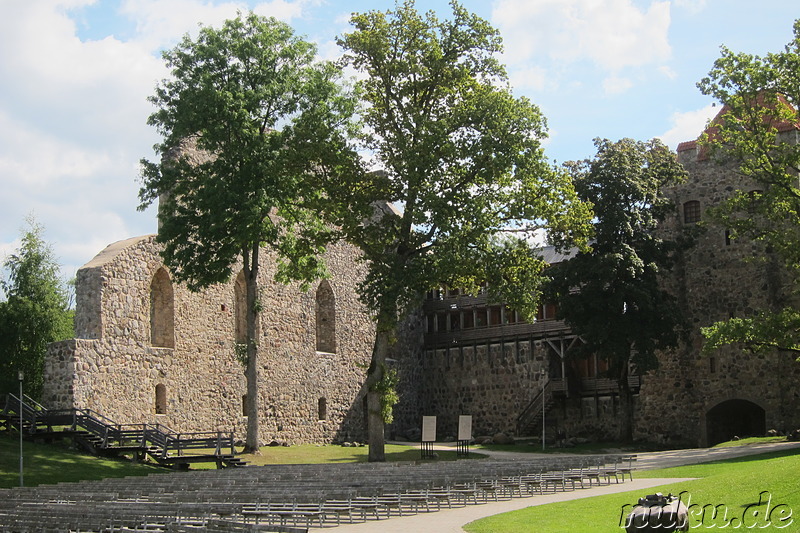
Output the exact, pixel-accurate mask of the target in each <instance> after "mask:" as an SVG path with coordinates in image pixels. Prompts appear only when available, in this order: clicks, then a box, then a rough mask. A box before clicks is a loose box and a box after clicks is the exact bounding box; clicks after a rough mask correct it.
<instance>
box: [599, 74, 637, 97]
mask: <svg viewBox="0 0 800 533" xmlns="http://www.w3.org/2000/svg"><path fill="white" fill-rule="evenodd" d="M631 87H633V82H632V81H631V80H629V79H628V78H621V77H619V76H610V77H608V78H606V79H604V80H603V92H605V94H606V95H616V94H622V93H624V92H626V91H627V90H628V89H630V88H631Z"/></svg>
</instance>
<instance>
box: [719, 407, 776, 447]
mask: <svg viewBox="0 0 800 533" xmlns="http://www.w3.org/2000/svg"><path fill="white" fill-rule="evenodd" d="M706 431H707V440H708V444H707V445H708V446H714V445H715V444H719V443H720V442H725V441H729V440H731V439H733V438H734V437H740V438H742V437H757V436H761V435H763V434H764V433H765V432H766V431H767V422H766V413H765V411H764V409H763V408H762V407H760V406H758V405H756V404H755V403H753V402H751V401H749V400H740V399H736V400H727V401H724V402H721V403H719V404H717V405H715V406H714V407H712V408H711V409H709V410H708V412H707V413H706Z"/></svg>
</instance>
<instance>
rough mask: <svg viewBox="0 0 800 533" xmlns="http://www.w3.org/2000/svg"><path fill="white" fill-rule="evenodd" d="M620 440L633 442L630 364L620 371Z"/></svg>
mask: <svg viewBox="0 0 800 533" xmlns="http://www.w3.org/2000/svg"><path fill="white" fill-rule="evenodd" d="M618 385H619V411H620V413H619V440H620V442H624V443H629V442H633V393H632V392H631V387H630V385H629V384H628V362H627V361H625V362H623V363H622V367H621V368H620V371H619V382H618Z"/></svg>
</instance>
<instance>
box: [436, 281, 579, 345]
mask: <svg viewBox="0 0 800 533" xmlns="http://www.w3.org/2000/svg"><path fill="white" fill-rule="evenodd" d="M423 310H424V312H425V319H426V324H425V327H426V329H425V348H426V349H440V348H452V347H454V346H458V345H461V346H471V345H480V344H487V343H499V342H515V341H534V342H535V341H537V340H543V339H547V338H557V337H559V336H561V335H565V334H568V333H569V328H567V327H566V326H565V325H564V322H563V321H561V320H556V319H555V308H554V307H553V306H551V305H543V306H540V309H539V313H538V317H537V320H536V321H535V322H534V323H533V324H531V323H529V322H525V321H524V320H522V318H521V317H520V315H519V313H517V312H516V311H514V310H513V309H510V308H508V307H506V306H504V305H502V304H490V303H489V302H488V300H487V297H486V295H485V294H480V295H478V296H469V295H462V294H459V293H458V291H447V293H446V294H442V293H438V291H437V293H434V294H433V295H431V294H429V297H428V299H427V300H426V301H425V304H424V305H423Z"/></svg>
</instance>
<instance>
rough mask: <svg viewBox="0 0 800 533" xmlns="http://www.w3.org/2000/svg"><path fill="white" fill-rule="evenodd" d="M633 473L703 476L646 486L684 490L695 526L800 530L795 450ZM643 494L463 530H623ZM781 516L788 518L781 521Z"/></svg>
mask: <svg viewBox="0 0 800 533" xmlns="http://www.w3.org/2000/svg"><path fill="white" fill-rule="evenodd" d="M634 476H635V477H651V478H652V477H659V478H660V477H675V478H686V477H692V478H700V479H696V480H693V481H686V482H681V483H674V484H670V485H664V486H661V487H655V488H651V489H647V490H646V491H645V493H647V494H652V493H654V492H662V493H664V494H667V493H670V492H671V493H673V494H681V493H682V500H683V501H684V502H685V503H686V504H687V505H689V506H690V512H691V517H690V520H691V522H690V526H691V528H692V529H691V530H693V531H694V530H698V531H701V530H705V529H707V528H708V529H711V530H716V529H722V528H723V527H724V528H725V529H739V530H758V531H785V532H798V531H800V451H797V450H787V451H783V452H775V453H769V454H763V455H755V456H749V457H742V458H738V459H731V460H727V461H719V462H714V463H705V464H700V465H691V466H682V467H675V468H666V469H661V470H648V471H640V472H636V473H635V474H634ZM644 495H645V494H643V493H641V492H627V493H620V494H612V495H608V496H599V497H596V498H585V499H581V500H573V501H569V502H563V503H555V504H549V505H541V506H537V507H528V508H526V509H522V510H520V511H514V512H510V513H504V514H500V515H496V516H491V517H488V518H484V519H482V520H477V521H475V522H472V523H471V524H468V525H467V526H466V527H465V530H466V531H468V532H469V533H490V532H491V533H534V532H535V533H562V532H570V533H572V532H575V533H604V532H609V533H610V532H616V533H619V532H620V531H623V530H622V529H621V528H620V526H621V524H622V523H624V516H625V515H626V514H627V511H626V510H625V508H624V506H625V505H628V507H627V510H629V509H630V506H631V505H632V504H635V503H636V500H637V499H638V498H639V497H642V496H644ZM714 508H716V510H717V513H716V516H714V513H713V511H714ZM795 513H797V514H795ZM781 518H787V520H786V521H784V522H781V521H780V520H781ZM742 519H744V520H745V522H744V523H742ZM621 520H623V522H621ZM726 524H727V527H726ZM737 524H738V527H735V526H736V525H737ZM748 526H751V527H748ZM780 526H784V527H780Z"/></svg>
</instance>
